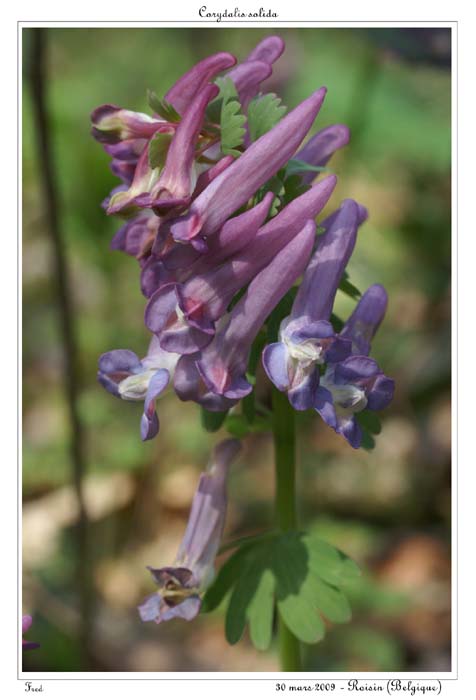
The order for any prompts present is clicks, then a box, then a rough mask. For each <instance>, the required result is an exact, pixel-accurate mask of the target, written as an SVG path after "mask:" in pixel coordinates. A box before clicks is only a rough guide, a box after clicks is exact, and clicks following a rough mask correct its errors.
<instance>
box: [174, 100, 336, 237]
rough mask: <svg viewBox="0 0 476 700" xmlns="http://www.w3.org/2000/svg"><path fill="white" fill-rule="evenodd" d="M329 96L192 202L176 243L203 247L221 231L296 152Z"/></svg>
mask: <svg viewBox="0 0 476 700" xmlns="http://www.w3.org/2000/svg"><path fill="white" fill-rule="evenodd" d="M325 94H326V89H325V88H321V89H320V90H317V92H315V93H313V94H312V95H311V96H310V97H308V98H307V99H306V100H304V102H301V104H300V105H298V106H297V107H296V108H295V109H293V110H292V111H291V112H289V114H287V115H286V116H285V117H283V119H281V121H280V122H279V123H278V124H277V125H276V126H275V127H273V129H271V130H270V131H268V133H266V134H264V135H263V136H261V137H260V138H259V139H257V140H256V141H255V142H254V143H252V144H251V146H250V147H249V148H248V149H247V150H246V151H245V152H244V153H243V154H242V155H241V156H240V157H239V158H238V159H237V160H235V162H234V163H232V165H230V167H229V168H227V169H226V170H225V172H223V173H222V174H221V175H219V176H218V177H217V178H216V179H215V180H214V181H213V182H212V183H211V184H210V185H209V187H207V188H206V190H204V191H203V192H202V194H201V195H199V197H197V199H196V200H195V201H194V202H193V203H192V206H191V207H190V210H189V212H188V214H187V215H186V216H184V217H181V218H179V219H177V220H176V221H175V222H173V223H172V224H171V226H170V230H171V233H172V236H173V237H174V239H175V240H176V241H179V242H183V243H187V242H191V243H193V245H196V246H200V245H201V246H202V247H203V239H202V240H200V239H198V236H199V235H200V237H201V238H202V237H203V236H207V235H210V234H213V233H216V231H217V230H218V229H219V228H220V226H221V225H222V224H223V223H224V222H225V221H226V219H227V218H228V217H229V216H230V214H232V213H233V212H234V211H236V210H237V209H238V208H239V207H241V206H242V205H243V204H245V202H247V201H248V199H249V198H250V197H251V196H252V195H253V194H254V193H255V192H256V190H257V189H258V188H259V187H261V186H262V185H263V184H264V183H265V182H266V181H267V180H268V179H269V178H270V177H272V176H273V175H274V174H275V173H276V172H277V171H278V170H279V168H281V167H282V166H283V165H284V164H285V163H287V161H288V160H289V158H291V156H292V155H293V153H294V152H295V151H296V148H297V147H298V146H299V144H300V143H301V141H302V139H303V138H304V136H305V134H306V133H307V132H308V131H309V129H310V128H311V126H312V123H313V122H314V119H315V118H316V116H317V113H318V112H319V109H320V107H321V105H322V102H323V100H324V97H325Z"/></svg>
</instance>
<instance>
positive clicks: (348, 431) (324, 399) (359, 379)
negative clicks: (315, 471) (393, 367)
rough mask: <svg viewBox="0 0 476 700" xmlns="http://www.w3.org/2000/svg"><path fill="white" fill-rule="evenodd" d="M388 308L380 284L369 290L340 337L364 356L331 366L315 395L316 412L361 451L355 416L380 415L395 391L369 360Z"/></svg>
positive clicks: (359, 428)
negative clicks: (364, 411)
mask: <svg viewBox="0 0 476 700" xmlns="http://www.w3.org/2000/svg"><path fill="white" fill-rule="evenodd" d="M386 308H387V293H386V291H385V289H384V288H383V287H382V286H381V285H379V284H374V285H373V286H371V287H369V289H367V291H366V292H365V294H363V296H362V298H361V299H360V301H359V303H358V304H357V306H356V308H355V310H354V312H353V313H352V315H351V316H350V318H349V319H348V321H347V323H346V324H345V326H344V328H343V329H342V331H341V334H340V335H341V336H345V337H347V338H348V339H349V340H350V341H351V343H352V350H353V352H359V353H361V354H358V355H351V356H350V357H348V358H347V359H345V360H344V361H343V362H338V363H336V364H329V365H328V367H327V370H326V372H325V374H324V375H323V376H322V377H321V381H320V386H319V387H318V389H317V392H316V401H315V406H314V408H315V409H316V411H317V412H318V413H319V415H320V416H321V418H322V419H323V420H324V422H325V423H327V425H329V426H330V427H331V428H333V429H334V430H335V431H336V433H339V434H340V435H342V436H343V437H344V438H345V439H346V440H347V442H348V443H349V444H350V445H351V446H352V447H354V448H358V447H360V445H361V442H362V429H361V427H360V425H359V423H358V420H357V419H356V416H355V414H358V413H359V412H360V411H363V410H364V409H367V410H370V411H380V410H382V409H384V408H386V407H387V406H388V404H389V403H390V402H391V400H392V398H393V394H394V391H395V382H394V380H393V379H390V378H389V377H387V376H386V375H385V374H384V373H383V372H382V370H381V369H380V367H379V366H378V364H377V363H376V362H375V360H372V359H371V358H370V357H368V353H369V351H370V341H371V339H372V338H373V336H374V335H375V333H376V331H377V329H378V327H379V325H380V323H381V322H382V319H383V317H384V315H385V310H386Z"/></svg>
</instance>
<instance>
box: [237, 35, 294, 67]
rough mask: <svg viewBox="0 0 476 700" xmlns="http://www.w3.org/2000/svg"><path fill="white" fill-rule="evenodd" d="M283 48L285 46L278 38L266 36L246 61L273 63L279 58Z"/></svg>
mask: <svg viewBox="0 0 476 700" xmlns="http://www.w3.org/2000/svg"><path fill="white" fill-rule="evenodd" d="M284 48H285V44H284V41H283V40H282V39H281V37H280V36H267V37H266V38H265V39H263V40H262V41H260V42H259V44H257V45H256V46H255V48H254V49H253V51H251V53H250V54H249V55H248V56H247V58H246V60H247V61H265V62H266V63H274V62H275V61H277V60H278V58H279V57H280V56H281V54H282V53H283V51H284Z"/></svg>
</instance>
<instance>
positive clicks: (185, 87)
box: [165, 53, 236, 114]
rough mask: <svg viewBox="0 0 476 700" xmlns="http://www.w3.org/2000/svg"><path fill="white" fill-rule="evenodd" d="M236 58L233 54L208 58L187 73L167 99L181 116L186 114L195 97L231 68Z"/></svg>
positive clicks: (169, 92) (214, 55)
mask: <svg viewBox="0 0 476 700" xmlns="http://www.w3.org/2000/svg"><path fill="white" fill-rule="evenodd" d="M235 63H236V58H235V57H234V56H232V54H231V53H216V54H213V55H212V56H207V58H204V59H203V60H202V61H199V62H198V63H196V64H195V65H194V66H193V67H192V68H190V70H189V71H187V72H186V73H185V74H184V75H182V77H181V78H179V79H178V80H177V82H176V83H175V84H174V85H173V86H172V87H171V88H170V90H169V91H168V92H167V93H166V95H165V99H166V101H167V102H169V103H170V104H171V105H172V106H173V107H174V108H175V109H176V110H177V112H178V113H179V114H185V112H186V110H187V109H188V108H189V106H190V105H191V104H192V102H193V100H194V99H195V97H196V96H197V95H198V93H199V92H201V91H202V90H203V88H204V87H205V86H206V85H207V83H209V82H210V80H211V79H212V78H214V77H215V76H216V75H218V73H221V72H222V71H224V70H226V69H227V68H231V67H232V66H234V65H235Z"/></svg>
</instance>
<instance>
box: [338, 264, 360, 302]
mask: <svg viewBox="0 0 476 700" xmlns="http://www.w3.org/2000/svg"><path fill="white" fill-rule="evenodd" d="M339 289H340V290H341V292H344V294H347V296H349V297H350V298H351V299H360V297H361V296H362V292H361V291H360V290H359V289H357V287H356V286H355V285H354V284H352V282H351V281H350V280H349V275H348V274H347V271H344V274H343V275H342V279H341V281H340V283H339Z"/></svg>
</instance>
